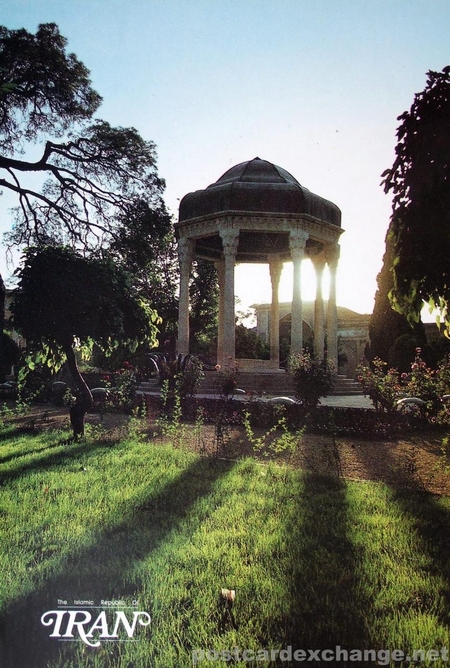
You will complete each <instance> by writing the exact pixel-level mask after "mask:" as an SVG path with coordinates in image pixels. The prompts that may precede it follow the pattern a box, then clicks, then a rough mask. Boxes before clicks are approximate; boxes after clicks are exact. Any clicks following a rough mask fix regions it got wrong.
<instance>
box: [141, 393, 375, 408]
mask: <svg viewBox="0 0 450 668" xmlns="http://www.w3.org/2000/svg"><path fill="white" fill-rule="evenodd" d="M137 393H138V394H143V393H144V391H143V390H142V389H138V391H137ZM145 394H153V395H159V391H158V390H156V391H155V390H154V389H152V390H150V391H148V390H147V391H145ZM195 398H196V399H218V398H219V395H218V394H203V393H199V394H196V395H195ZM233 399H236V400H237V401H248V397H247V396H246V395H245V394H235V395H234V397H233ZM263 401H264V399H263ZM319 405H320V406H336V407H337V408H373V407H374V406H373V403H372V401H371V400H370V399H369V398H368V397H364V396H362V395H347V396H334V395H331V396H329V397H324V398H323V399H321V400H320V401H319Z"/></svg>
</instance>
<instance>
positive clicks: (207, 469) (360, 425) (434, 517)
mask: <svg viewBox="0 0 450 668" xmlns="http://www.w3.org/2000/svg"><path fill="white" fill-rule="evenodd" d="M417 354H419V353H417ZM415 364H418V366H417V367H414V368H412V369H411V376H410V377H409V378H406V377H404V378H398V379H397V380H398V382H399V387H400V391H401V388H405V387H406V385H405V384H406V383H410V382H415V383H416V386H417V388H418V385H417V373H422V374H427V375H429V376H430V378H431V379H433V382H434V383H437V382H438V380H437V379H438V378H442V377H443V375H444V372H443V371H441V373H440V374H438V373H433V374H431V372H429V370H427V369H426V367H421V366H420V363H418V362H417V360H415V361H414V362H413V365H415ZM443 368H444V366H442V369H443ZM419 370H420V371H419ZM118 373H119V375H120V376H121V380H120V383H122V384H121V385H120V383H119V388H120V391H117V392H115V393H114V392H112V394H111V395H110V396H111V397H113V398H114V399H113V400H111V403H110V404H108V403H105V404H103V405H98V406H97V408H96V410H95V411H94V412H91V413H90V414H88V416H87V424H86V430H85V436H84V438H83V439H80V440H77V441H74V440H73V439H72V438H71V434H70V430H69V421H68V417H67V409H66V408H64V407H56V406H54V405H53V404H52V403H47V404H46V405H41V404H39V405H31V404H30V405H25V404H24V405H19V406H17V405H13V404H10V405H9V407H7V404H4V406H3V409H2V420H1V427H0V467H1V473H2V478H1V481H2V482H1V485H2V490H1V492H2V493H1V497H0V534H1V535H0V539H1V544H2V551H1V557H0V559H1V564H0V568H1V572H2V574H3V576H2V581H1V585H0V606H1V616H0V625H1V626H0V628H1V630H2V635H1V637H2V645H1V646H0V647H1V653H0V662H1V666H2V668H3V666H4V667H5V668H13V667H14V668H22V667H23V668H62V667H66V666H67V668H68V667H69V666H70V667H72V666H76V667H77V668H84V667H86V668H88V667H91V666H92V667H94V666H98V667H100V666H101V667H102V668H103V667H105V666H106V667H111V668H113V667H114V668H131V667H133V668H138V667H140V668H153V667H155V668H159V667H161V668H163V667H164V668H166V667H167V666H173V667H174V668H176V667H179V668H187V667H188V666H191V665H196V664H197V663H198V664H199V665H200V664H201V665H204V666H225V665H253V666H271V665H279V666H281V665H287V666H288V665H292V666H293V665H298V663H299V661H296V660H295V659H294V658H292V656H293V655H292V652H293V651H296V650H298V651H303V653H304V654H303V655H301V656H307V654H306V652H308V651H311V652H313V653H312V655H311V656H312V657H314V651H317V650H319V649H320V650H322V651H323V650H326V649H330V648H336V647H339V648H341V650H340V651H341V654H342V653H343V654H342V656H344V657H345V656H347V658H348V657H352V658H348V661H350V663H348V661H347V665H404V666H406V665H411V663H412V662H411V660H409V661H407V660H406V659H405V658H404V660H394V659H395V657H397V659H398V657H399V656H401V655H400V652H403V655H402V656H403V657H406V656H409V657H412V656H413V655H414V652H416V655H414V656H416V657H419V658H422V659H424V661H423V662H422V663H423V665H428V664H429V663H430V661H428V662H427V658H428V659H430V657H435V659H436V660H435V659H433V663H434V665H444V664H443V663H442V661H444V658H443V657H444V655H445V648H446V647H447V646H448V643H449V625H450V619H449V613H448V610H449V609H450V564H449V561H448V551H449V548H450V543H449V540H450V539H449V535H450V532H449V524H450V485H449V471H450V446H449V442H448V438H447V435H446V434H447V427H446V420H445V419H444V416H445V411H444V408H445V402H442V403H441V404H439V405H437V404H436V409H435V408H433V406H434V404H433V400H432V399H431V398H430V400H429V401H430V404H428V405H427V407H426V408H424V407H423V405H422V404H420V403H419V404H416V405H413V406H412V410H411V411H408V412H404V410H399V409H395V410H394V409H393V408H392V409H391V407H390V405H389V407H388V406H387V405H383V404H382V402H380V405H379V406H378V409H377V410H370V411H369V410H367V411H365V410H363V411H361V410H359V409H330V408H323V407H322V408H321V407H315V408H311V407H305V406H302V404H301V403H300V402H297V403H296V404H295V405H293V404H290V405H276V404H270V403H269V402H267V401H261V400H259V398H258V397H255V396H249V397H245V398H244V400H242V398H241V400H239V401H238V400H236V397H235V395H234V392H233V384H231V386H230V384H229V380H230V377H229V376H228V377H227V378H226V380H227V381H228V385H227V388H228V392H227V393H222V394H221V396H220V397H219V398H215V399H210V400H208V399H199V398H196V397H195V394H194V395H191V394H190V393H189V392H188V393H187V395H185V396H183V393H180V392H179V391H177V390H176V387H177V385H176V383H175V385H174V388H175V391H174V392H169V391H168V389H167V386H166V390H164V388H163V392H162V396H153V397H151V396H147V397H146V398H143V397H142V396H141V395H136V394H135V395H134V396H133V392H132V389H133V388H132V382H131V381H132V378H133V373H134V370H133V369H131V368H130V365H128V366H127V367H126V368H124V369H122V370H121V371H120V372H118ZM311 373H312V374H314V372H311ZM311 373H310V375H311ZM377 373H378V371H377V368H376V366H375V370H372V371H370V370H366V371H364V375H363V376H362V377H364V382H366V383H369V379H372V380H371V382H373V384H374V386H376V385H377V378H379V381H380V383H379V384H381V385H383V383H385V382H387V381H385V380H383V378H385V375H384V376H381V374H380V375H379V376H377ZM371 374H372V376H371ZM393 375H394V374H393V372H391V376H393ZM97 380H98V379H97ZM103 380H104V384H105V387H106V389H108V390H110V391H111V389H112V388H114V387H116V379H115V378H114V376H113V375H109V377H108V378H103ZM126 381H127V382H126ZM128 381H129V382H128ZM361 382H362V381H361ZM439 382H440V381H439ZM186 386H187V387H189V383H188V384H187V385H185V387H186ZM178 387H181V385H180V384H178ZM190 387H191V389H192V386H190ZM397 389H398V388H397ZM417 393H418V391H417V392H416V394H417ZM118 396H119V397H121V398H122V400H123V401H125V398H127V400H128V401H129V404H128V407H124V406H123V405H121V406H118V405H117V397H118ZM393 396H394V395H393ZM398 396H399V395H398V393H397V392H396V393H395V402H396V401H398ZM120 613H121V614H122V615H124V616H123V617H120V616H119V615H120ZM138 613H139V614H140V615H141V616H139V614H138ZM133 614H135V617H133ZM58 615H59V617H58ZM70 615H72V617H71V618H70ZM77 615H78V616H77ZM114 615H116V618H115V617H114ZM127 615H128V616H127ZM67 618H69V619H72V623H70V621H69V622H67ZM114 619H116V622H115V621H114ZM133 619H134V622H132V620H133ZM58 620H59V621H58ZM150 620H151V621H150ZM25 640H26V641H25ZM237 648H240V650H241V651H243V650H248V653H247V655H246V656H252V657H253V660H252V661H245V662H244V661H243V660H237V659H236V656H237V654H236V652H237V651H238V649H237ZM369 650H370V651H369ZM394 650H396V651H397V654H395V652H394ZM283 651H284V653H282V652H283ZM345 652H347V655H346V654H345ZM392 652H394V654H393V655H391V653H392ZM417 652H419V653H418V654H417ZM433 652H434V653H433ZM442 652H444V654H442ZM296 656H297V657H298V656H300V654H297V655H296ZM392 656H394V659H392ZM316 659H317V656H316ZM316 659H314V658H313V660H311V663H312V664H315V665H322V664H321V662H320V660H319V659H317V660H316ZM430 660H431V659H430ZM439 661H441V663H439ZM327 664H328V665H343V664H342V659H341V661H340V662H339V661H337V660H336V662H333V661H330V660H327ZM344 665H345V664H344ZM430 665H431V664H430Z"/></svg>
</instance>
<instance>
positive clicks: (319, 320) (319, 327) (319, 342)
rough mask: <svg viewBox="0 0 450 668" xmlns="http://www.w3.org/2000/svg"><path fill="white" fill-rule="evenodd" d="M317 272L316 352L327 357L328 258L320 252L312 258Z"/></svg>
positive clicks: (315, 306)
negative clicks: (325, 290)
mask: <svg viewBox="0 0 450 668" xmlns="http://www.w3.org/2000/svg"><path fill="white" fill-rule="evenodd" d="M311 260H312V263H313V266H314V269H315V272H316V301H315V302H314V354H315V355H316V356H317V357H320V359H323V358H324V357H325V350H324V348H325V315H324V310H323V292H322V282H323V272H324V269H325V262H326V259H325V257H324V255H322V254H319V255H315V256H314V257H312V258H311Z"/></svg>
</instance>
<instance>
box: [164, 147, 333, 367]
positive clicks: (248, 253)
mask: <svg viewBox="0 0 450 668" xmlns="http://www.w3.org/2000/svg"><path fill="white" fill-rule="evenodd" d="M175 231H176V236H177V240H178V257H179V263H180V299H179V322H178V352H179V353H188V352H189V280H190V274H191V269H192V262H193V260H194V258H203V259H207V260H210V261H212V262H214V263H215V264H216V267H217V273H218V279H219V330H218V346H217V362H218V364H220V365H222V366H226V365H233V364H234V362H235V283H234V268H235V264H236V263H237V262H239V263H267V264H268V265H269V269H270V277H271V284H272V300H271V315H270V320H271V323H272V325H271V328H270V360H264V361H262V360H261V364H260V365H259V367H258V370H262V371H263V370H277V369H278V368H279V365H280V359H279V328H278V322H279V296H278V290H279V282H280V276H281V271H282V268H283V263H285V262H292V263H293V297H292V321H291V352H293V353H296V352H300V351H301V350H302V348H303V318H302V296H301V267H302V261H303V259H304V258H306V257H308V258H310V259H311V260H312V263H313V266H314V268H315V272H316V277H317V289H316V298H315V306H314V328H313V329H314V350H315V352H316V354H318V355H319V356H321V357H323V356H324V355H325V336H326V338H327V342H328V345H327V357H328V359H329V361H330V362H332V363H333V364H335V365H336V364H337V312H336V271H337V265H338V261H339V244H338V242H339V238H340V235H341V234H342V232H343V230H342V229H341V212H340V210H339V209H338V207H337V206H336V205H335V204H333V203H332V202H329V201H328V200H325V199H323V198H322V197H319V196H318V195H315V194H313V193H311V192H310V191H309V190H307V189H306V188H304V187H303V186H301V185H300V183H299V182H298V181H297V180H296V179H295V178H294V177H293V176H292V175H291V174H289V172H287V171H286V170H284V169H282V168H281V167H278V166H277V165H274V164H272V163H271V162H268V161H266V160H261V159H260V158H254V159H253V160H249V161H247V162H243V163H240V164H238V165H236V166H235V167H232V168H231V169H229V170H228V171H227V172H225V174H223V176H221V177H220V178H219V180H218V181H216V182H215V183H213V184H211V185H210V186H208V187H207V188H206V189H205V190H197V191H195V192H192V193H189V194H187V195H185V197H183V199H182V200H181V202H180V210H179V220H178V223H176V225H175ZM326 265H328V267H329V274H330V290H329V298H328V302H327V310H326V313H325V310H324V300H323V296H322V278H323V272H324V269H325V266H326ZM251 366H252V368H254V367H253V365H251ZM240 368H241V369H243V370H245V368H246V361H245V360H241V361H240Z"/></svg>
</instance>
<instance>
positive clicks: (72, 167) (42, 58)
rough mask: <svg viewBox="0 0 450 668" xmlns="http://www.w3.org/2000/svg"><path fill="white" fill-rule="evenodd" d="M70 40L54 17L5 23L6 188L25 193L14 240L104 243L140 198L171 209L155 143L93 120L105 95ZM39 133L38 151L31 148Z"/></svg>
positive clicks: (2, 161)
mask: <svg viewBox="0 0 450 668" xmlns="http://www.w3.org/2000/svg"><path fill="white" fill-rule="evenodd" d="M66 46H67V41H66V39H65V38H64V37H63V36H62V35H61V34H60V33H59V30H58V27H57V26H56V25H55V24H54V23H47V24H43V25H40V26H39V28H38V30H37V32H36V34H31V33H29V32H28V31H26V30H24V29H21V30H8V29H7V28H5V27H3V26H0V189H2V190H9V191H11V192H12V193H15V194H16V196H17V199H18V206H17V208H16V210H15V220H14V227H13V230H12V232H11V233H9V235H8V243H9V244H11V245H15V244H30V243H45V242H47V241H48V240H49V239H51V240H53V241H54V240H58V241H59V242H64V243H66V242H67V243H73V244H76V245H78V246H81V245H82V246H85V247H90V248H92V247H96V246H97V247H98V246H100V245H101V244H103V243H104V242H105V241H106V242H110V241H111V239H113V238H115V236H116V233H117V228H118V225H119V222H120V219H121V217H122V220H123V215H124V214H126V212H127V211H129V209H130V207H131V206H132V205H133V204H134V203H135V201H136V200H142V201H144V202H146V203H147V205H148V206H150V207H154V208H155V210H158V211H160V212H161V213H165V208H164V203H163V201H162V192H163V189H164V181H163V180H162V179H160V178H159V176H158V174H157V170H156V153H155V145H154V144H153V143H152V142H149V141H144V139H142V137H141V136H140V135H139V133H138V132H137V131H136V130H135V129H134V128H122V127H119V128H114V127H111V125H110V124H109V123H107V122H106V121H103V120H99V119H97V120H93V116H94V114H95V113H96V111H97V109H98V107H99V105H100V102H101V97H100V96H99V94H98V93H97V92H96V91H95V90H93V89H92V87H91V81H90V79H89V71H88V70H87V69H86V67H85V66H84V65H83V63H81V62H80V61H79V60H78V58H77V57H76V56H75V55H74V54H68V53H67V52H66ZM57 139H59V141H56V140H57ZM36 143H40V144H41V145H42V148H41V149H40V155H39V157H38V158H37V159H31V158H27V156H28V155H29V153H26V151H27V150H28V151H29V149H30V147H31V146H32V145H33V144H36ZM34 154H35V150H33V155H34ZM27 177H31V178H27ZM36 183H40V184H41V186H39V185H38V186H37V185H36Z"/></svg>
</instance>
